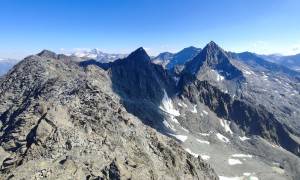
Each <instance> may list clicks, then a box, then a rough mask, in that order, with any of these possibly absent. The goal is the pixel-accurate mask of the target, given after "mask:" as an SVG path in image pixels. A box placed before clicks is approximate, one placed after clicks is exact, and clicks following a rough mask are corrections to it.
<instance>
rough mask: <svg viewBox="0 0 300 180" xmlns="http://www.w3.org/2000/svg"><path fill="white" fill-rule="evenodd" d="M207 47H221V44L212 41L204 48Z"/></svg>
mask: <svg viewBox="0 0 300 180" xmlns="http://www.w3.org/2000/svg"><path fill="white" fill-rule="evenodd" d="M206 47H208V48H216V49H221V48H220V47H219V45H218V44H217V43H215V42H214V41H210V42H209V43H208V44H207V45H206V46H205V47H204V49H205V48H206Z"/></svg>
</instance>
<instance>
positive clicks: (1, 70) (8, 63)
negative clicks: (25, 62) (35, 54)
mask: <svg viewBox="0 0 300 180" xmlns="http://www.w3.org/2000/svg"><path fill="white" fill-rule="evenodd" d="M19 61H20V60H16V59H4V58H0V76H2V75H3V74H5V73H6V72H7V71H9V70H10V69H11V68H12V67H13V66H14V65H15V64H17V63H18V62H19Z"/></svg>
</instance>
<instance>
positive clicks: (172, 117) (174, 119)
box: [170, 115, 179, 124]
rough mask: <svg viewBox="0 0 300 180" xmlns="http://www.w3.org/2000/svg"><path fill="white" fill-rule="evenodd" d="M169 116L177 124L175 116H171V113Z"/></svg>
mask: <svg viewBox="0 0 300 180" xmlns="http://www.w3.org/2000/svg"><path fill="white" fill-rule="evenodd" d="M170 117H171V120H172V121H173V122H175V123H177V124H179V122H178V120H177V119H176V118H175V116H172V115H171V116H170Z"/></svg>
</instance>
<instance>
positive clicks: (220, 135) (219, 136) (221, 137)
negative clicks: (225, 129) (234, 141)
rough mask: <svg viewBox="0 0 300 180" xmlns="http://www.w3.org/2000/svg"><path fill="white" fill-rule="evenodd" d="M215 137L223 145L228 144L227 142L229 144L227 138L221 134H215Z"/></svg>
mask: <svg viewBox="0 0 300 180" xmlns="http://www.w3.org/2000/svg"><path fill="white" fill-rule="evenodd" d="M216 135H217V137H218V138H219V139H220V140H221V141H223V142H225V143H229V142H230V141H229V139H228V138H227V137H225V136H223V135H222V134H220V133H217V134H216Z"/></svg>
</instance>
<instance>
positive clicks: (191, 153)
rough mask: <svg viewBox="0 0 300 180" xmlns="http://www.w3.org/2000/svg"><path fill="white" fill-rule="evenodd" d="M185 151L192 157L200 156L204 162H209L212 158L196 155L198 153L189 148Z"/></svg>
mask: <svg viewBox="0 0 300 180" xmlns="http://www.w3.org/2000/svg"><path fill="white" fill-rule="evenodd" d="M185 150H186V152H188V153H189V154H190V155H192V156H194V157H198V156H200V157H201V158H202V159H203V160H208V159H209V158H210V156H208V155H200V154H196V153H194V152H192V151H191V150H190V149H189V148H186V149H185Z"/></svg>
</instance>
